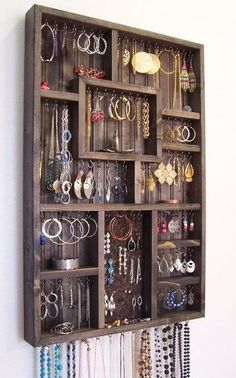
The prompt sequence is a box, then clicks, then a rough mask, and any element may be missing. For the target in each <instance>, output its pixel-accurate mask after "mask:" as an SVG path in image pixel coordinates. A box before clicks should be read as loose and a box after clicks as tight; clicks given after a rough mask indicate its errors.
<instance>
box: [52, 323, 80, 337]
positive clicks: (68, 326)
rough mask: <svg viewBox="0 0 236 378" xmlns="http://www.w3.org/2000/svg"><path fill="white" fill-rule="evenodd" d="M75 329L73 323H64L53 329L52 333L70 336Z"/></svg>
mask: <svg viewBox="0 0 236 378" xmlns="http://www.w3.org/2000/svg"><path fill="white" fill-rule="evenodd" d="M74 329H75V326H74V325H73V324H72V323H70V322H64V323H61V324H58V325H57V326H55V327H54V328H52V332H55V333H58V334H60V335H68V334H69V333H72V332H73V331H74Z"/></svg>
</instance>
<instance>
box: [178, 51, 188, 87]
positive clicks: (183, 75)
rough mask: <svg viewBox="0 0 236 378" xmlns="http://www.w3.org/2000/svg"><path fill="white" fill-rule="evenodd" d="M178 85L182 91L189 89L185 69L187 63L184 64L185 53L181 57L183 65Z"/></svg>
mask: <svg viewBox="0 0 236 378" xmlns="http://www.w3.org/2000/svg"><path fill="white" fill-rule="evenodd" d="M180 85H181V89H182V90H183V91H184V92H187V91H188V90H189V75H188V71H187V65H186V55H184V57H183V65H182V68H181V72H180Z"/></svg>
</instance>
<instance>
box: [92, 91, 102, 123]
mask: <svg viewBox="0 0 236 378" xmlns="http://www.w3.org/2000/svg"><path fill="white" fill-rule="evenodd" d="M102 99H103V96H100V95H99V94H97V95H96V96H95V98H94V103H95V107H94V109H93V111H92V112H91V119H92V122H94V123H100V122H102V121H103V120H104V118H105V113H104V111H103V110H102V107H101V100H102Z"/></svg>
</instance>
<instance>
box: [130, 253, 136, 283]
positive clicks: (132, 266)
mask: <svg viewBox="0 0 236 378" xmlns="http://www.w3.org/2000/svg"><path fill="white" fill-rule="evenodd" d="M129 275H130V281H129V282H130V283H131V285H132V284H134V283H135V278H134V259H130V273H129Z"/></svg>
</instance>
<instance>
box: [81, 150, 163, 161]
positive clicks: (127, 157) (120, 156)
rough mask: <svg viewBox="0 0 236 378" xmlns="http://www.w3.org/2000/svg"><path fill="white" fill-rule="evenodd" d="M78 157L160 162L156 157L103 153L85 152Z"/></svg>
mask: <svg viewBox="0 0 236 378" xmlns="http://www.w3.org/2000/svg"><path fill="white" fill-rule="evenodd" d="M80 157H81V158H84V159H91V160H109V161H143V162H147V163H158V162H160V161H161V158H160V157H158V156H157V155H148V154H136V153H127V154H126V153H122V152H103V151H91V152H90V151H86V152H83V153H82V154H80Z"/></svg>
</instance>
